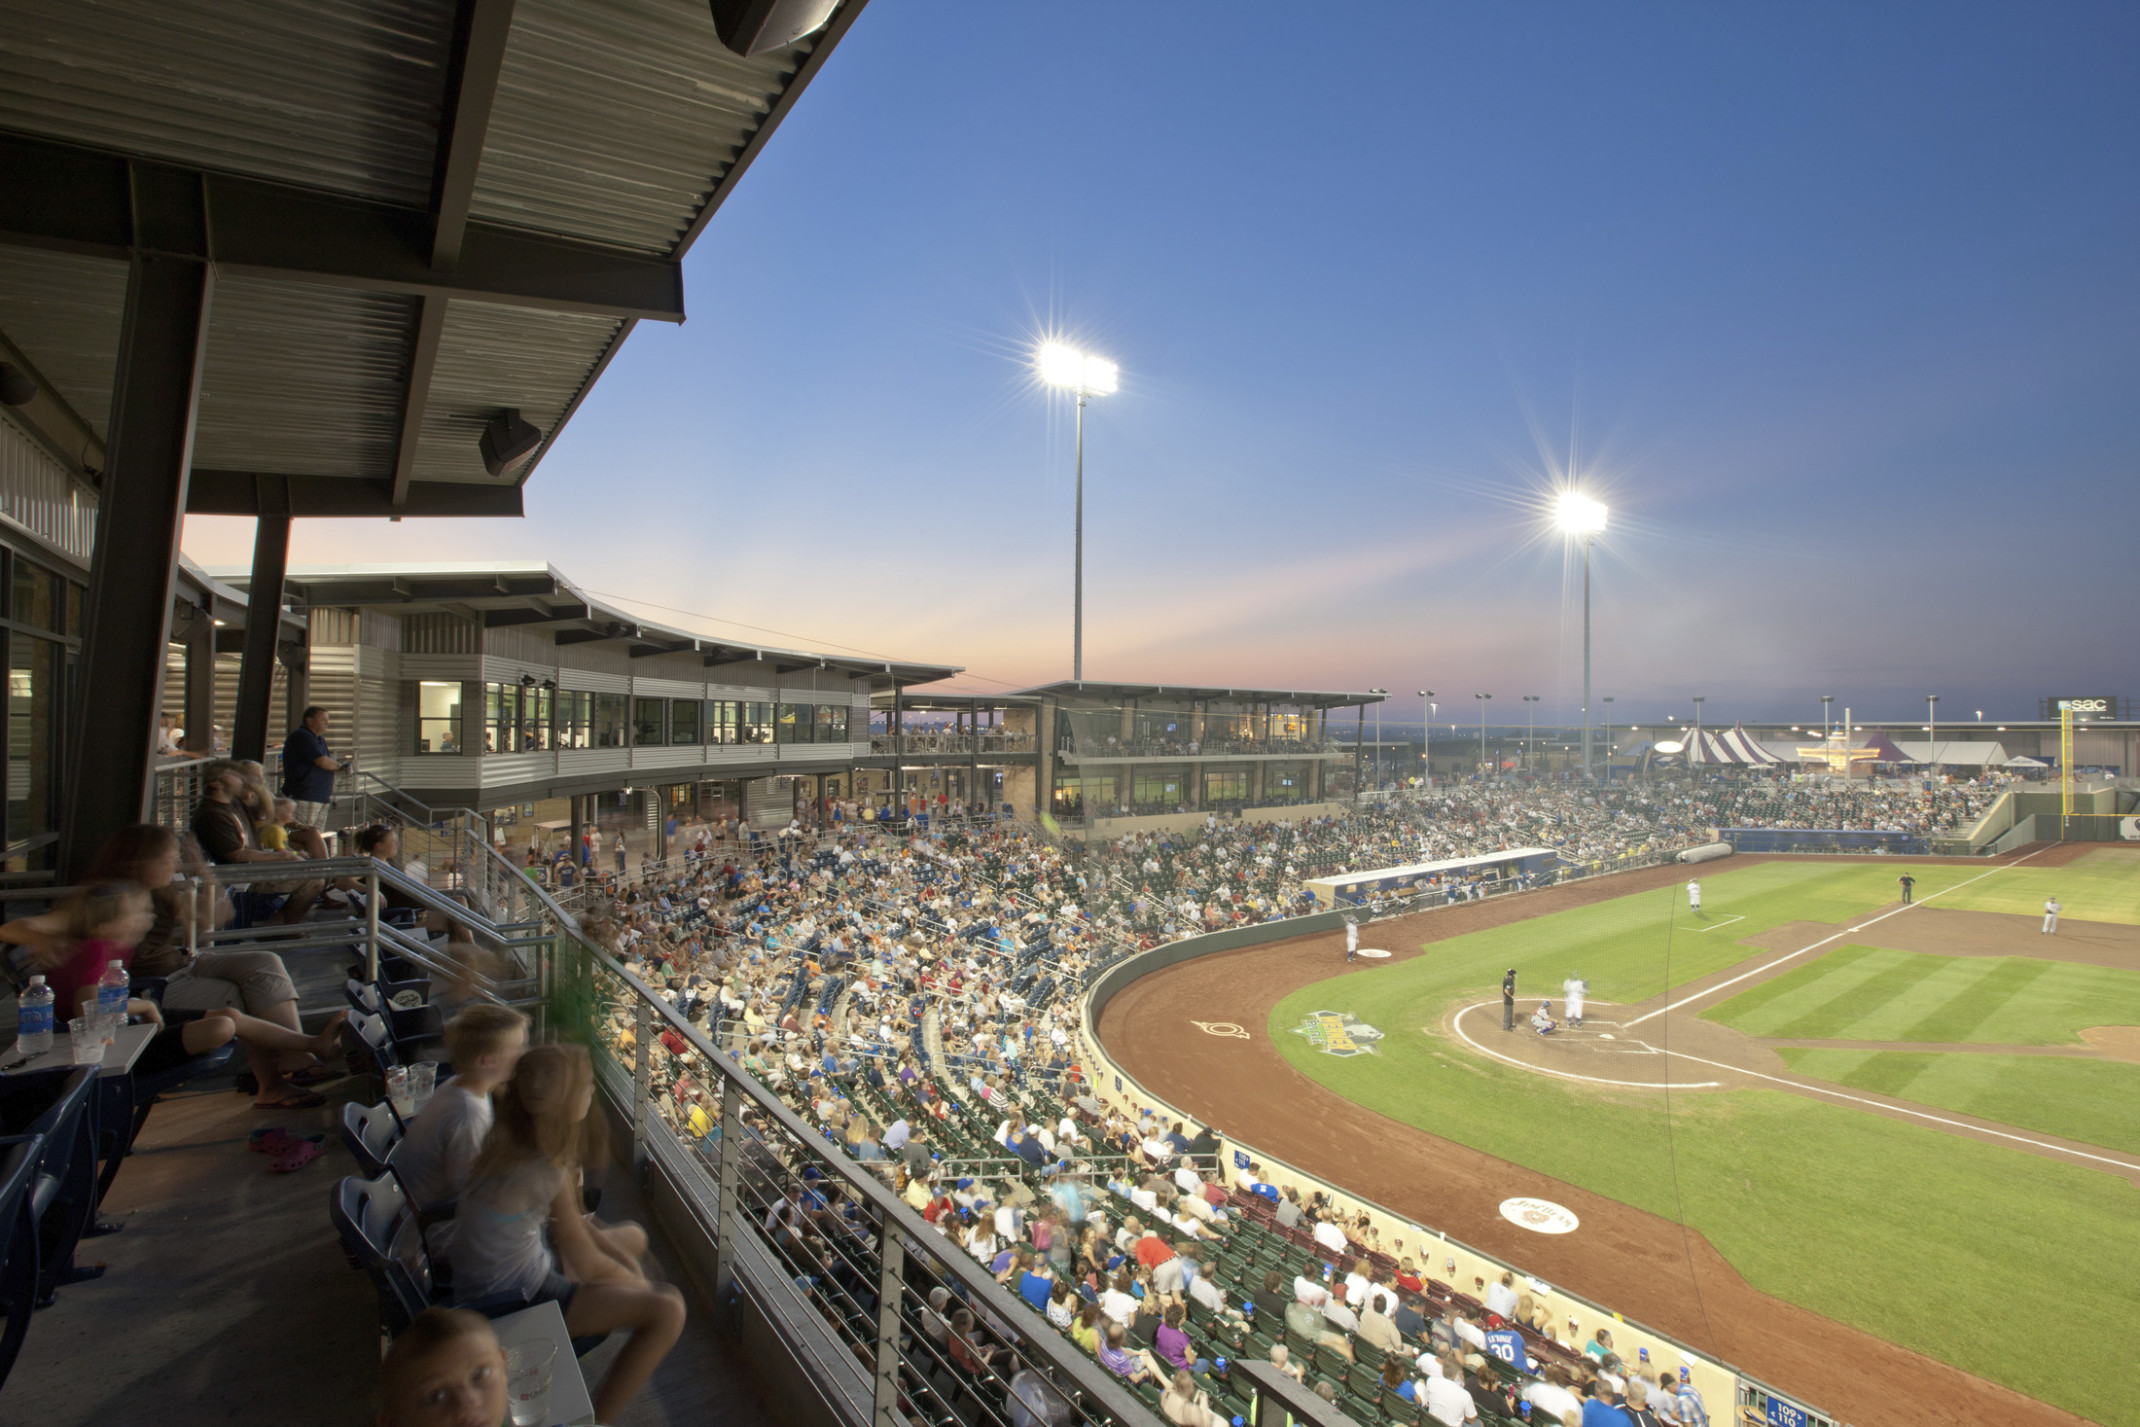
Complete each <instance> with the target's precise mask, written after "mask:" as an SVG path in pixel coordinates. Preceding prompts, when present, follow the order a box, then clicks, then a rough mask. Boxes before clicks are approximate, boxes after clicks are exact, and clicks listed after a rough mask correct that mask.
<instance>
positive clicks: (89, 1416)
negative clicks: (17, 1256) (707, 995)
mask: <svg viewBox="0 0 2140 1427" xmlns="http://www.w3.org/2000/svg"><path fill="white" fill-rule="evenodd" d="M362 1083H363V1082H361V1081H355V1080H352V1081H348V1082H346V1086H347V1087H348V1089H349V1090H353V1089H356V1088H357V1087H359V1086H361V1085H362ZM204 1084H205V1088H200V1089H189V1090H185V1091H181V1092H179V1093H178V1094H177V1095H175V1096H168V1097H166V1098H165V1099H164V1100H163V1102H162V1103H160V1104H159V1105H157V1107H156V1110H155V1112H154V1113H153V1114H151V1115H150V1116H149V1122H148V1126H147V1128H146V1129H145V1130H144V1131H143V1132H142V1136H141V1140H140V1142H139V1144H137V1145H136V1147H135V1151H134V1154H133V1157H132V1158H130V1159H129V1160H128V1161H127V1163H126V1166H125V1168H123V1169H122V1170H121V1171H120V1172H119V1177H118V1179H117V1180H115V1181H114V1182H113V1184H112V1191H111V1194H110V1196H109V1197H108V1198H107V1199H106V1200H105V1205H104V1212H105V1214H106V1216H107V1217H112V1218H117V1219H120V1220H122V1221H123V1222H124V1223H125V1224H126V1230H125V1232H123V1233H120V1234H115V1235H111V1236H108V1237H105V1238H100V1239H86V1240H84V1241H83V1243H82V1247H81V1251H80V1253H79V1254H78V1255H77V1257H78V1259H79V1261H81V1262H83V1263H93V1262H95V1261H97V1260H98V1259H103V1260H105V1261H106V1262H107V1263H109V1265H110V1268H109V1270H108V1271H107V1272H106V1274H105V1276H104V1277H103V1278H102V1279H101V1280H98V1281H96V1282H93V1283H85V1284H78V1285H76V1286H74V1287H71V1288H64V1289H61V1290H60V1295H59V1301H58V1302H57V1303H56V1304H55V1305H54V1306H52V1307H51V1308H48V1309H45V1310H44V1311H43V1312H40V1313H39V1314H38V1315H37V1316H36V1319H35V1321H33V1322H32V1323H31V1325H30V1333H29V1337H28V1339H27V1340H26V1341H25V1342H24V1344H23V1352H22V1357H21V1358H20V1359H19V1360H18V1361H17V1362H16V1364H15V1371H14V1373H13V1375H12V1376H11V1377H10V1378H9V1379H8V1384H7V1388H6V1394H5V1403H4V1407H5V1411H4V1413H0V1421H5V1422H8V1423H34V1424H36V1427H114V1424H118V1423H136V1422H139V1423H155V1424H157V1427H211V1424H213V1427H228V1424H234V1423H299V1422H302V1423H304V1424H305V1427H365V1424H368V1423H370V1422H371V1421H372V1420H373V1406H372V1402H373V1399H372V1390H373V1385H374V1379H375V1377H376V1375H377V1371H378V1322H379V1312H378V1299H377V1297H376V1295H375V1294H374V1293H373V1291H372V1287H371V1283H370V1280H368V1279H367V1278H366V1277H365V1276H364V1275H363V1274H360V1273H358V1272H356V1271H355V1270H354V1269H352V1268H350V1267H349V1264H348V1261H347V1260H346V1259H345V1258H343V1256H342V1250H341V1246H340V1244H339V1243H338V1242H337V1241H336V1239H335V1233H334V1226H333V1224H332V1222H331V1221H330V1220H329V1219H328V1217H327V1202H328V1195H329V1192H330V1190H331V1188H332V1186H333V1185H334V1183H335V1181H336V1180H338V1179H340V1178H341V1177H342V1176H343V1175H346V1174H350V1173H352V1172H354V1164H353V1162H352V1161H351V1160H350V1157H349V1152H348V1151H347V1150H345V1149H344V1148H342V1145H341V1143H340V1140H339V1137H338V1136H336V1135H335V1134H334V1133H333V1131H332V1129H331V1128H330V1127H331V1125H332V1124H333V1123H334V1117H336V1116H339V1114H340V1112H341V1106H340V1103H339V1101H340V1100H341V1099H342V1098H346V1095H347V1090H344V1094H343V1095H342V1096H337V1095H336V1094H335V1092H336V1091H337V1090H343V1089H344V1087H343V1086H341V1085H330V1086H327V1087H325V1088H326V1091H327V1093H328V1095H329V1104H328V1105H327V1106H326V1107H324V1108H321V1109H317V1110H307V1111H299V1112H296V1113H290V1114H269V1113H268V1112H266V1111H260V1110H254V1109H253V1108H252V1100H251V1097H250V1096H245V1095H238V1094H234V1093H232V1091H231V1089H230V1080H229V1078H228V1077H224V1078H221V1079H217V1080H213V1081H209V1082H205V1083H204ZM261 1125H283V1126H286V1127H288V1128H290V1129H292V1130H297V1131H299V1132H314V1131H318V1132H325V1133H326V1134H327V1136H328V1138H327V1146H326V1152H325V1153H324V1154H322V1155H321V1156H320V1158H318V1159H316V1160H314V1161H313V1162H312V1163H311V1164H309V1165H307V1166H306V1167H305V1168H304V1169H301V1170H299V1171H298V1172H296V1173H295V1174H289V1175H279V1174H271V1173H269V1172H268V1167H267V1164H268V1162H267V1156H265V1155H260V1154H254V1153H252V1152H251V1151H250V1150H249V1149H248V1148H247V1146H246V1137H247V1135H248V1134H250V1133H251V1132H252V1130H254V1129H255V1128H256V1127H258V1126H261ZM604 1189H605V1202H604V1208H605V1211H606V1213H607V1215H608V1216H609V1217H613V1218H642V1214H641V1211H640V1208H639V1203H638V1196H637V1195H636V1193H634V1191H633V1186H632V1185H631V1183H630V1176H629V1173H628V1171H626V1170H625V1169H623V1168H621V1167H617V1166H612V1167H611V1168H610V1170H609V1172H608V1174H607V1176H606V1181H605V1184H604ZM655 1252H656V1255H657V1257H660V1256H665V1255H667V1254H668V1253H670V1252H672V1251H671V1250H670V1249H669V1248H668V1246H667V1245H666V1244H664V1243H663V1242H662V1241H661V1239H660V1237H659V1235H658V1234H657V1236H656V1250H655ZM668 1277H669V1278H670V1280H671V1281H672V1282H681V1283H684V1284H685V1285H686V1287H685V1292H686V1294H687V1296H688V1295H690V1293H691V1290H690V1288H689V1286H688V1280H686V1279H685V1278H684V1277H683V1275H681V1274H678V1273H675V1272H673V1271H671V1272H669V1274H668ZM690 1312H691V1321H690V1324H689V1326H687V1327H686V1328H685V1330H684V1337H683V1340H682V1341H681V1342H679V1343H678V1344H677V1345H676V1347H675V1349H674V1350H673V1351H671V1352H670V1354H669V1356H668V1358H667V1359H666V1360H665V1361H664V1362H663V1363H662V1366H661V1369H660V1370H659V1371H658V1372H657V1373H656V1374H655V1375H654V1380H653V1381H652V1382H651V1383H650V1384H649V1385H648V1387H647V1389H646V1390H645V1391H644V1392H642V1393H640V1395H639V1396H638V1398H637V1399H636V1400H635V1401H633V1402H632V1404H631V1405H630V1406H629V1407H628V1408H627V1409H626V1410H625V1411H624V1413H623V1414H622V1415H621V1417H620V1418H619V1420H618V1421H616V1422H614V1423H610V1424H608V1427H671V1424H679V1427H680V1424H683V1423H686V1422H688V1423H691V1424H692V1427H722V1424H724V1423H730V1422H733V1423H738V1424H742V1423H751V1424H757V1423H763V1422H766V1421H768V1420H770V1419H769V1414H768V1413H767V1412H766V1410H765V1408H764V1406H763V1405H762V1403H761V1402H760V1400H759V1398H758V1396H757V1394H756V1391H755V1389H754V1387H753V1386H752V1384H751V1381H750V1379H749V1378H748V1377H746V1376H745V1375H744V1374H743V1372H742V1370H741V1369H740V1368H739V1367H738V1365H737V1364H736V1362H735V1360H734V1359H733V1358H732V1357H731V1356H730V1354H729V1351H728V1349H727V1348H726V1347H725V1346H724V1345H723V1344H722V1343H721V1342H720V1340H719V1339H717V1338H716V1337H715V1336H714V1334H713V1332H712V1329H711V1326H710V1316H711V1315H710V1311H709V1309H708V1307H707V1305H706V1304H705V1303H703V1302H701V1301H699V1300H698V1299H697V1298H696V1297H695V1296H694V1297H692V1298H691V1304H690ZM621 1346H622V1341H621V1339H612V1340H611V1341H610V1342H608V1343H605V1344H603V1345H602V1347H600V1348H598V1349H596V1350H595V1352H593V1353H592V1354H590V1355H589V1356H588V1358H587V1359H586V1362H585V1367H586V1370H587V1373H588V1377H589V1379H590V1381H598V1380H599V1378H600V1376H601V1373H602V1372H603V1371H604V1370H606V1368H607V1367H608V1364H609V1361H610V1359H611V1358H613V1357H614V1356H615V1355H616V1352H617V1350H618V1348H620V1347H621Z"/></svg>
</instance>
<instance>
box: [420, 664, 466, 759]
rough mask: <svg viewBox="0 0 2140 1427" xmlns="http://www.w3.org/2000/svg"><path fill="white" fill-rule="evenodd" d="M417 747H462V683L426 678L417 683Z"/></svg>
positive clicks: (442, 750)
mask: <svg viewBox="0 0 2140 1427" xmlns="http://www.w3.org/2000/svg"><path fill="white" fill-rule="evenodd" d="M416 751H417V752H418V753H459V752H460V751H461V685H460V681H459V680H457V679H456V680H453V681H451V682H445V681H440V680H434V679H426V680H424V681H423V682H422V683H420V684H418V685H417V686H416Z"/></svg>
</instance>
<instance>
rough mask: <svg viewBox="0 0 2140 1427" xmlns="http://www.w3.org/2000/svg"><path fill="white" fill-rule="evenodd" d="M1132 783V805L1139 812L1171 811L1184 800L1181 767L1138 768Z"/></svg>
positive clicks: (1174, 810)
mask: <svg viewBox="0 0 2140 1427" xmlns="http://www.w3.org/2000/svg"><path fill="white" fill-rule="evenodd" d="M1131 776H1132V782H1131V783H1130V806H1131V807H1132V808H1134V809H1135V810H1136V811H1138V812H1159V813H1171V812H1176V811H1179V810H1180V809H1181V808H1182V807H1183V806H1184V805H1183V802H1182V771H1181V769H1179V768H1142V767H1140V768H1138V769H1136V770H1135V771H1134V772H1133V774H1132V775H1131Z"/></svg>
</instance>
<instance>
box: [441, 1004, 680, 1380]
mask: <svg viewBox="0 0 2140 1427" xmlns="http://www.w3.org/2000/svg"><path fill="white" fill-rule="evenodd" d="M607 1138H608V1137H607V1136H606V1135H605V1134H604V1133H603V1123H602V1120H601V1118H600V1116H599V1114H598V1113H597V1112H596V1111H595V1109H594V1064H593V1062H592V1061H591V1060H590V1059H589V1058H588V1055H587V1051H586V1049H585V1048H584V1047H581V1046H576V1045H539V1046H535V1047H533V1048H532V1049H530V1050H529V1051H527V1053H526V1054H524V1055H522V1056H521V1057H520V1061H519V1063H518V1064H517V1065H516V1066H514V1068H513V1078H512V1079H511V1080H509V1081H507V1082H506V1083H505V1086H504V1087H503V1089H502V1090H501V1091H500V1092H499V1095H498V1105H497V1111H496V1117H495V1119H494V1120H493V1122H492V1125H491V1130H490V1134H489V1136H488V1137H487V1138H486V1139H485V1140H484V1142H483V1150H482V1152H481V1153H480V1154H479V1155H477V1156H476V1162H475V1166H474V1168H473V1169H472V1170H471V1171H470V1175H469V1184H468V1189H467V1191H466V1192H465V1193H463V1194H462V1196H461V1207H460V1211H459V1213H458V1214H457V1215H456V1216H455V1228H454V1237H453V1248H452V1261H453V1275H454V1291H455V1295H456V1297H457V1298H458V1300H459V1301H460V1303H461V1304H463V1305H465V1306H469V1307H474V1308H477V1309H478V1310H479V1311H482V1312H484V1313H486V1314H489V1315H490V1316H498V1315H501V1314H505V1313H513V1312H517V1311H519V1310H520V1309H522V1308H527V1307H530V1306H532V1305H534V1304H537V1303H552V1302H554V1303H557V1304H560V1305H561V1306H562V1307H563V1308H564V1311H565V1328H566V1330H567V1331H568V1332H569V1333H570V1334H571V1335H572V1336H573V1337H575V1338H579V1337H588V1336H593V1335H596V1334H601V1333H609V1332H615V1331H619V1330H622V1331H624V1332H626V1333H629V1334H630V1338H629V1340H628V1341H627V1342H626V1343H625V1345H624V1348H623V1350H622V1351H621V1352H619V1353H618V1354H617V1357H616V1361H615V1362H614V1363H613V1364H612V1365H611V1366H610V1370H609V1375H608V1376H607V1377H606V1378H604V1379H603V1380H602V1385H601V1387H599V1388H598V1389H596V1391H595V1394H594V1410H595V1416H596V1417H597V1418H598V1419H600V1420H604V1421H612V1422H613V1421H615V1420H616V1419H617V1415H618V1412H619V1410H620V1409H621V1408H622V1407H623V1406H624V1404H625V1403H627V1402H629V1401H630V1400H631V1398H632V1396H633V1395H634V1394H635V1393H637V1392H638V1391H639V1389H640V1388H641V1387H642V1386H644V1385H645V1383H646V1380H647V1378H649V1377H650V1376H652V1375H653V1372H654V1369H655V1367H657V1366H658V1365H659V1364H660V1362H661V1360H662V1358H663V1357H664V1356H666V1355H667V1353H668V1351H669V1349H670V1348H671V1347H673V1346H674V1345H675V1343H676V1340H677V1338H678V1337H680V1336H681V1335H682V1333H683V1330H684V1299H683V1295H682V1294H680V1293H678V1292H677V1291H676V1290H675V1289H674V1288H671V1287H670V1286H668V1285H667V1284H656V1283H653V1282H651V1281H650V1280H649V1279H648V1277H647V1274H646V1271H645V1268H644V1266H643V1261H644V1258H645V1255H646V1245H647V1241H646V1231H645V1230H643V1229H641V1228H640V1227H639V1226H638V1225H636V1224H620V1225H616V1226H615V1227H611V1228H604V1227H601V1226H599V1225H597V1224H595V1223H593V1222H592V1221H591V1218H590V1216H589V1215H587V1214H586V1213H585V1212H584V1211H583V1210H582V1209H581V1207H580V1176H581V1171H582V1170H584V1169H586V1168H587V1167H589V1166H592V1167H594V1168H595V1169H597V1170H599V1169H600V1167H601V1163H602V1160H603V1157H604V1156H605V1155H606V1153H607ZM546 1236H547V1237H546ZM553 1245H554V1249H553V1247H552V1246H553Z"/></svg>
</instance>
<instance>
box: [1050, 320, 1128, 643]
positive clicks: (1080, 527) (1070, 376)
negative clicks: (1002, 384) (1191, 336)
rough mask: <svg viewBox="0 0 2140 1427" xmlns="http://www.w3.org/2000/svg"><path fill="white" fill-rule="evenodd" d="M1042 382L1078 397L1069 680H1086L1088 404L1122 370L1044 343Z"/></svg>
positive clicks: (1104, 393)
mask: <svg viewBox="0 0 2140 1427" xmlns="http://www.w3.org/2000/svg"><path fill="white" fill-rule="evenodd" d="M1034 362H1035V365H1037V366H1038V367H1039V368H1040V379H1041V380H1042V381H1044V382H1046V383H1047V384H1048V385H1049V386H1052V387H1061V388H1062V389H1063V390H1065V391H1071V392H1075V393H1077V574H1076V577H1075V578H1076V584H1075V586H1074V588H1073V593H1072V595H1071V614H1070V677H1071V678H1072V679H1074V680H1077V681H1079V682H1083V681H1084V678H1085V403H1086V402H1087V401H1089V400H1090V399H1091V398H1093V397H1096V396H1108V395H1111V394H1112V393H1113V392H1114V390H1115V389H1116V387H1117V385H1118V384H1119V382H1118V378H1119V377H1120V375H1121V371H1120V368H1118V367H1116V366H1115V364H1114V363H1113V362H1110V361H1108V360H1106V359H1105V358H1102V357H1095V356H1092V355H1090V354H1088V353H1085V352H1080V351H1079V350H1078V349H1077V348H1075V347H1071V346H1066V345H1065V344H1063V343H1061V342H1048V343H1045V344H1044V345H1043V346H1042V347H1041V349H1040V352H1039V354H1038V355H1037V356H1036V357H1035V359H1034Z"/></svg>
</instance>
